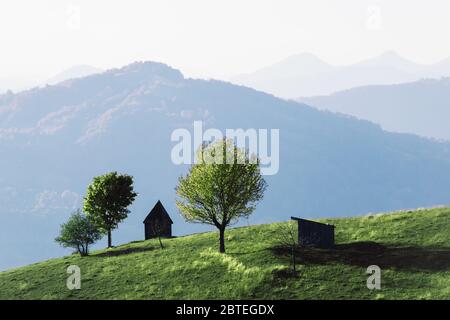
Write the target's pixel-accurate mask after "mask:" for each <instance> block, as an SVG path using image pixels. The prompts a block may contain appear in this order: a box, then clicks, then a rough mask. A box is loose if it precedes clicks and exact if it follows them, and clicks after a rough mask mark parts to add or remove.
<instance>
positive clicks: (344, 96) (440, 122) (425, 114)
mask: <svg viewBox="0 0 450 320" xmlns="http://www.w3.org/2000/svg"><path fill="white" fill-rule="evenodd" d="M298 100H299V101H301V102H304V103H306V104H309V105H311V106H315V107H317V108H319V109H323V110H329V111H333V112H341V113H345V114H349V115H352V116H355V117H358V118H360V119H367V120H370V121H372V122H375V123H378V124H380V125H381V126H382V127H383V128H384V129H386V130H388V131H395V132H407V133H414V134H418V135H421V136H425V137H432V138H436V139H445V140H449V141H450V126H449V119H450V78H442V79H438V80H437V79H426V80H420V81H416V82H411V83H404V84H397V85H374V86H364V87H358V88H352V89H349V90H345V91H341V92H337V93H334V94H331V95H329V96H317V97H309V98H300V99H298Z"/></svg>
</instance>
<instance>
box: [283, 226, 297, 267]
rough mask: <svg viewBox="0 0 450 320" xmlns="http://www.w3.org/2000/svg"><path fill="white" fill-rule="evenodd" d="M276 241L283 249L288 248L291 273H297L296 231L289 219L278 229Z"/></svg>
mask: <svg viewBox="0 0 450 320" xmlns="http://www.w3.org/2000/svg"><path fill="white" fill-rule="evenodd" d="M278 243H279V245H280V246H281V247H282V248H283V249H284V248H286V249H288V250H289V255H290V260H291V266H292V274H293V275H294V276H295V275H297V262H296V259H297V254H296V252H297V249H298V232H297V227H296V223H295V222H293V221H289V222H287V223H286V224H283V225H282V226H281V227H280V229H279V230H278Z"/></svg>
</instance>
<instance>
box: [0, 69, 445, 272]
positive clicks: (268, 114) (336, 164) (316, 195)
mask: <svg viewBox="0 0 450 320" xmlns="http://www.w3.org/2000/svg"><path fill="white" fill-rule="evenodd" d="M315 69H316V68H315ZM194 120H203V121H204V123H205V127H206V128H208V127H214V128H219V129H221V130H225V129H226V128H244V129H248V128H256V129H259V128H262V129H273V128H275V129H280V170H279V173H278V174H277V175H274V176H267V177H266V178H267V181H268V184H269V188H268V190H267V192H266V195H265V199H264V200H263V201H262V202H261V203H260V204H259V205H258V207H257V210H256V212H255V214H254V215H253V216H252V217H251V218H250V220H249V221H248V223H263V222H272V221H280V220H287V219H289V217H290V216H293V215H299V216H303V217H323V216H338V215H353V214H361V213H367V212H378V211H386V210H395V209H401V208H414V207H421V206H432V205H438V204H446V203H449V201H450V143H441V142H436V141H432V140H429V139H425V138H421V137H418V136H414V135H409V134H397V133H390V132H386V131H383V130H382V129H381V128H380V127H379V126H378V125H375V124H373V123H370V122H368V121H363V120H357V119H355V118H352V117H349V116H344V115H338V114H334V113H331V112H325V111H319V110H317V109H315V108H312V107H310V106H308V105H305V104H301V103H297V102H294V101H285V100H282V99H278V98H276V97H274V96H272V95H269V94H266V93H264V92H258V91H255V90H253V89H250V88H246V87H243V86H237V85H233V84H231V83H226V82H222V81H214V80H210V81H206V80H195V79H188V78H185V77H184V76H183V74H182V73H181V72H180V71H178V70H175V69H173V68H170V67H168V66H166V65H164V64H161V63H153V62H146V63H134V64H131V65H128V66H125V67H123V68H119V69H112V70H108V71H106V72H103V73H99V74H94V75H90V76H87V77H84V78H79V79H72V80H68V81H64V82H62V83H59V84H57V85H53V86H46V87H43V88H35V89H32V90H28V91H24V92H20V93H17V94H13V93H8V94H4V95H0V148H1V150H2V157H0V201H1V203H2V210H1V211H0V240H1V242H0V251H1V252H2V258H1V260H0V269H4V268H8V267H12V266H16V265H21V264H27V263H30V262H33V261H38V260H42V259H44V258H48V257H54V256H58V255H61V254H63V253H67V252H68V251H67V250H64V249H62V248H60V247H58V245H57V244H56V243H55V242H54V240H53V239H54V238H55V236H56V235H57V234H58V231H59V225H60V224H61V223H62V222H64V221H65V220H66V219H67V217H68V216H69V214H70V213H71V211H72V210H73V209H75V208H77V207H79V206H80V205H81V202H82V197H83V196H84V193H85V190H86V188H87V185H88V184H89V183H90V182H91V180H92V178H93V177H94V176H97V175H100V174H104V173H105V172H108V171H112V170H117V171H119V172H126V173H129V174H131V175H133V176H134V177H135V188H136V191H137V192H138V193H139V197H138V198H137V200H136V202H135V203H134V205H133V206H132V208H131V214H130V216H129V218H128V219H127V220H126V222H124V223H123V224H121V225H120V226H119V229H118V230H117V231H115V232H114V233H113V240H114V243H115V244H118V243H121V242H125V241H131V240H138V239H142V238H143V225H142V221H143V219H144V217H145V216H146V215H147V213H148V211H149V210H150V209H151V207H153V205H154V204H155V202H156V201H157V200H158V199H160V200H161V201H162V203H163V204H164V206H165V207H166V209H167V210H168V212H169V213H170V214H171V216H172V218H173V220H174V222H175V224H174V234H176V235H181V234H186V233H190V232H196V231H202V230H206V229H207V228H205V227H202V226H199V225H195V224H188V223H185V222H184V221H183V220H182V218H181V217H180V216H179V215H178V214H177V210H176V207H175V201H174V200H175V191H174V187H175V186H176V184H177V178H178V177H179V176H180V175H181V174H183V173H185V172H186V171H187V166H177V165H174V164H173V163H172V162H171V159H170V152H171V148H172V147H173V146H174V143H173V142H171V141H170V135H171V133H172V131H173V130H174V129H178V128H187V129H189V130H192V125H193V122H194ZM242 223H244V224H246V223H247V222H246V221H243V222H242ZM103 242H104V241H103ZM103 242H101V243H100V244H99V245H100V246H104V243H103Z"/></svg>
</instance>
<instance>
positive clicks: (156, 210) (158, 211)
mask: <svg viewBox="0 0 450 320" xmlns="http://www.w3.org/2000/svg"><path fill="white" fill-rule="evenodd" d="M156 217H159V218H162V219H166V220H168V221H169V222H170V223H171V224H173V221H172V219H171V218H170V216H169V214H168V213H167V211H166V209H165V208H164V206H163V205H162V203H161V201H159V200H158V202H157V203H156V204H155V206H154V207H153V209H152V210H151V211H150V213H149V214H148V215H147V217H146V218H145V220H144V223H147V222H149V221H150V220H151V219H152V218H156Z"/></svg>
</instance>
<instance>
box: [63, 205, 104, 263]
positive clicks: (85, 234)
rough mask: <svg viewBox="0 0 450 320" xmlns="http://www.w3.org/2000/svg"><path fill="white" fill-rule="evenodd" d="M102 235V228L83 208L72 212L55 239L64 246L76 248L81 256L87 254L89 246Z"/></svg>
mask: <svg viewBox="0 0 450 320" xmlns="http://www.w3.org/2000/svg"><path fill="white" fill-rule="evenodd" d="M101 237H102V233H101V232H100V230H99V229H98V228H97V227H96V226H95V225H94V224H93V223H92V222H91V221H90V220H89V218H88V217H86V215H85V214H83V213H82V212H81V210H77V211H75V212H74V213H72V215H71V216H70V218H69V220H68V221H67V222H66V223H64V224H62V225H61V231H60V234H59V236H58V237H57V238H56V239H55V241H56V242H58V243H59V244H61V245H62V246H63V247H68V248H74V249H76V250H77V251H78V253H79V254H80V255H81V256H87V255H88V254H89V246H90V245H91V244H93V243H95V242H96V241H97V240H100V239H101Z"/></svg>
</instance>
